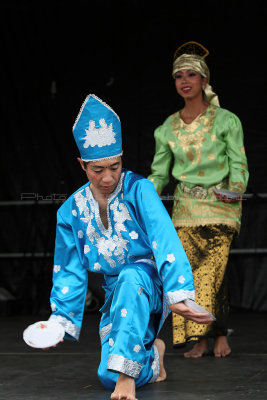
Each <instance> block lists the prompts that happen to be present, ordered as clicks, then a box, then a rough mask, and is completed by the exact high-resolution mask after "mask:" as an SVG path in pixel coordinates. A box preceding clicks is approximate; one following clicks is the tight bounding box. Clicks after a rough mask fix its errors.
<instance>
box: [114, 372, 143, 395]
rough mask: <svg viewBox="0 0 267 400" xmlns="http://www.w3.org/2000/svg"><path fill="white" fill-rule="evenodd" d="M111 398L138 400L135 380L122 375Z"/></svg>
mask: <svg viewBox="0 0 267 400" xmlns="http://www.w3.org/2000/svg"><path fill="white" fill-rule="evenodd" d="M110 398H111V399H112V400H137V398H136V397H135V382H134V378H132V377H131V376H128V375H125V374H122V373H121V374H120V375H119V378H118V380H117V383H116V386H115V389H114V392H113V393H111V396H110Z"/></svg>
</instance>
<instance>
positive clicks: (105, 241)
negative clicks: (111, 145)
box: [74, 173, 137, 268]
mask: <svg viewBox="0 0 267 400" xmlns="http://www.w3.org/2000/svg"><path fill="white" fill-rule="evenodd" d="M123 178H124V173H122V174H121V178H120V181H119V183H118V185H117V188H116V190H115V191H114V193H113V194H112V195H111V196H110V197H109V199H108V205H107V220H108V229H106V228H105V227H104V225H103V223H102V220H101V217H100V213H99V205H98V203H97V202H96V201H95V199H94V197H93V195H92V192H91V190H90V188H89V186H87V187H86V188H85V196H84V195H83V192H84V189H83V190H80V191H79V192H77V193H75V195H74V198H75V202H76V205H77V207H78V209H79V212H80V215H81V217H80V218H81V220H82V221H83V222H85V223H87V229H86V235H87V236H88V238H89V240H90V242H91V243H92V244H93V245H94V246H96V247H97V249H98V254H99V255H103V257H104V259H105V260H106V261H107V262H108V263H109V265H110V267H112V268H114V267H116V264H117V263H119V264H124V263H125V252H127V251H128V248H127V244H128V243H129V241H128V240H127V239H124V238H123V237H122V235H121V232H127V229H126V227H125V221H127V220H128V221H131V220H132V218H131V216H130V214H129V211H128V209H127V207H126V205H125V204H124V203H120V202H119V199H118V198H115V197H116V196H117V194H118V193H119V192H120V191H121V188H122V182H123ZM114 198H115V200H114V202H113V203H111V201H112V200H113V199H114ZM88 202H89V204H90V209H89V206H88ZM109 209H110V210H109ZM110 211H111V212H113V218H112V221H113V222H114V223H115V224H114V228H112V224H111V221H110ZM94 219H95V221H96V224H97V226H98V228H99V231H100V233H101V235H100V234H99V233H98V232H96V230H95V227H94V226H93V220H94ZM114 231H115V232H114ZM113 232H114V233H115V234H113V235H112V233H113ZM136 235H137V233H136ZM114 256H116V258H117V263H116V261H115V260H114Z"/></svg>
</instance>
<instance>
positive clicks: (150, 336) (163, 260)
mask: <svg viewBox="0 0 267 400" xmlns="http://www.w3.org/2000/svg"><path fill="white" fill-rule="evenodd" d="M73 134H74V138H75V141H76V144H77V146H78V148H79V151H80V154H81V158H79V159H78V160H79V162H80V164H81V167H82V169H83V170H84V171H85V172H86V175H87V177H88V180H89V182H88V183H86V184H85V185H84V186H82V187H81V188H80V189H78V190H77V191H76V192H75V193H74V194H72V195H71V196H70V197H69V198H68V199H67V200H66V201H65V203H64V204H63V205H62V206H61V207H60V209H59V210H58V213H57V232H56V244H55V258H54V271H53V288H52V292H51V308H52V315H51V316H50V319H54V320H56V321H58V322H59V323H61V324H62V325H63V327H64V329H65V332H66V335H65V338H66V339H68V338H74V339H76V340H77V339H78V338H79V332H80V328H81V325H82V320H83V311H84V304H85V297H86V293H87V280H88V271H93V272H96V273H101V274H103V275H104V280H103V288H104V290H105V304H104V306H103V307H102V309H101V310H100V311H101V312H102V318H101V322H100V331H99V332H100V338H101V343H102V352H101V362H100V365H99V369H98V376H99V379H100V380H101V382H102V383H103V385H104V386H105V387H106V388H107V389H109V390H111V391H112V394H111V399H114V400H116V399H125V400H126V399H127V400H136V397H135V388H136V387H140V386H142V385H144V384H146V383H148V382H151V383H152V382H155V381H161V380H164V379H165V378H166V372H165V369H164V365H163V356H164V351H165V344H164V342H163V341H162V340H160V339H157V335H158V332H159V330H160V328H161V326H162V324H163V322H164V320H165V319H166V317H167V315H168V313H169V312H170V310H172V311H174V312H176V313H178V314H180V315H182V316H184V317H186V318H189V319H192V320H193V321H195V322H199V323H200V322H201V323H209V322H211V321H212V320H211V318H210V317H209V316H208V314H206V313H202V314H199V313H196V312H194V311H193V310H191V309H190V308H189V307H186V306H185V304H184V303H183V300H185V299H187V298H189V299H194V283H193V276H192V272H191V267H190V264H189V262H188V259H187V257H186V254H185V252H184V250H183V247H182V245H181V243H180V241H179V239H178V237H177V233H176V231H175V229H174V227H173V224H172V221H171V219H170V217H169V215H168V213H167V211H166V209H165V207H164V205H163V204H162V202H161V200H160V198H159V196H158V194H157V192H156V190H155V188H154V185H153V184H152V183H151V182H150V181H149V180H148V179H146V178H143V177H142V176H140V175H137V174H135V173H133V172H131V171H127V170H125V169H122V160H121V156H122V140H121V124H120V120H119V117H118V116H117V114H116V113H115V112H114V111H113V110H112V109H111V108H110V107H109V106H108V105H107V104H105V103H104V102H103V101H102V100H100V99H99V98H97V97H96V96H95V95H89V96H87V98H86V99H85V101H84V103H83V105H82V107H81V110H80V112H79V114H78V117H77V119H76V121H75V124H74V127H73Z"/></svg>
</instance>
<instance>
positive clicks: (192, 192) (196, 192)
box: [179, 181, 226, 199]
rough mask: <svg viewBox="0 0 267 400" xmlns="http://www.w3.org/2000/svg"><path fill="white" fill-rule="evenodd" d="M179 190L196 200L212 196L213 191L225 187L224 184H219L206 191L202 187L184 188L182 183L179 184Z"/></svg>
mask: <svg viewBox="0 0 267 400" xmlns="http://www.w3.org/2000/svg"><path fill="white" fill-rule="evenodd" d="M179 186H180V188H181V190H182V192H183V193H186V194H188V195H189V196H190V197H194V198H196V199H205V198H206V197H207V196H211V195H213V194H214V192H213V190H214V189H223V188H225V187H226V182H224V181H223V182H220V183H218V184H217V185H215V186H211V187H210V188H208V189H205V188H203V187H202V186H194V187H192V188H189V187H187V186H185V184H184V183H183V182H180V185H179Z"/></svg>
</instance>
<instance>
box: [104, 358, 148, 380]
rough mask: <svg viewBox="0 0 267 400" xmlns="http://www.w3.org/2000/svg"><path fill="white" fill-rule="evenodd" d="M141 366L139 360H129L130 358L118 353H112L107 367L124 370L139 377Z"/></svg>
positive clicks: (126, 373)
mask: <svg viewBox="0 0 267 400" xmlns="http://www.w3.org/2000/svg"><path fill="white" fill-rule="evenodd" d="M141 368H142V364H140V363H138V362H137V361H132V360H129V359H128V358H126V357H123V356H119V355H117V354H111V355H110V356H109V358H108V365H107V369H110V370H113V371H118V372H122V373H123V374H125V375H129V376H131V377H132V378H137V377H138V376H139V373H140V370H141Z"/></svg>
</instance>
